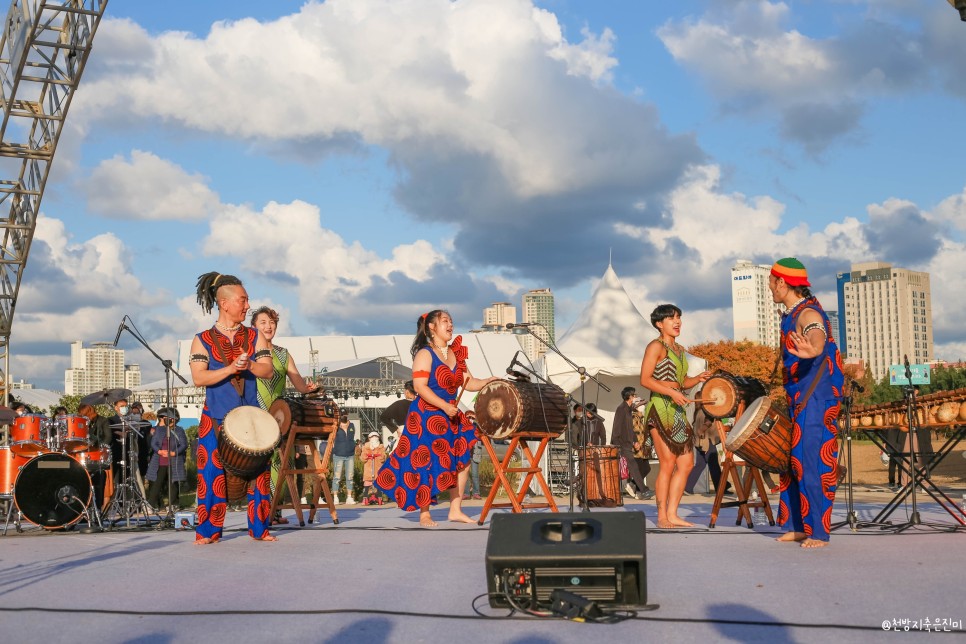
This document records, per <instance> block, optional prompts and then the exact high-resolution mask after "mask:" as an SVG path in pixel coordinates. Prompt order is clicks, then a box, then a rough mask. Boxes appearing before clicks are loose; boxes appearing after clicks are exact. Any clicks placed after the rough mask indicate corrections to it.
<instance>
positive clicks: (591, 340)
mask: <svg viewBox="0 0 966 644" xmlns="http://www.w3.org/2000/svg"><path fill="white" fill-rule="evenodd" d="M655 337H657V331H656V330H655V329H654V327H653V326H651V323H650V320H648V319H647V318H645V317H644V316H643V315H642V314H641V312H640V311H639V310H638V309H637V307H636V306H635V305H634V302H633V301H632V300H631V298H630V296H629V295H628V294H627V291H625V290H624V286H623V285H622V284H621V281H620V279H619V278H618V277H617V273H615V272H614V269H613V267H612V266H608V267H607V271H605V272H604V276H603V277H602V278H601V279H600V283H599V284H598V285H597V288H596V289H595V290H594V294H593V295H592V296H591V298H590V302H588V303H587V306H585V307H584V310H583V311H581V313H580V315H579V316H578V317H577V320H576V321H575V322H574V323H573V324H572V325H571V327H570V328H569V329H567V331H566V332H565V333H564V334H563V335H562V336H561V337H560V339H559V340H558V341H557V347H558V348H559V349H560V352H561V353H563V354H564V355H565V356H567V357H568V358H570V360H572V361H573V362H574V363H576V364H577V366H580V367H585V368H586V369H587V372H588V373H589V374H591V375H593V376H596V377H598V378H600V380H601V381H603V382H604V383H605V384H606V385H608V386H609V387H610V388H611V392H610V393H607V392H604V391H598V387H597V385H596V384H595V383H594V382H593V381H591V380H587V381H585V393H586V402H594V403H596V404H597V406H598V408H599V411H600V412H601V413H602V414H603V415H604V416H605V417H608V416H609V415H610V414H608V413H607V412H613V410H614V409H616V408H617V405H618V404H620V402H621V399H620V390H621V389H622V388H624V387H626V386H632V387H636V388H637V392H638V394H639V395H641V397H643V398H646V397H647V392H646V391H643V390H642V388H641V386H640V384H639V383H640V373H641V360H642V359H643V358H644V347H646V346H647V343H648V342H650V341H651V340H653V339H654V338H655ZM544 369H545V373H546V374H547V377H548V378H549V379H550V380H551V382H553V383H554V384H556V385H557V386H558V387H560V388H561V389H563V390H564V391H566V392H568V393H572V394H573V395H574V397H575V398H577V399H578V400H579V399H580V396H579V392H578V390H579V388H580V376H579V375H578V374H577V373H576V372H575V371H574V369H573V368H572V367H571V366H570V365H568V364H567V363H566V362H564V360H562V359H561V358H560V357H559V356H557V355H554V354H553V353H548V354H547V355H546V356H544ZM704 369H705V361H704V360H703V359H701V358H697V357H695V356H691V355H688V371H689V373H690V374H692V375H694V374H697V373H700V372H701V371H703V370H704Z"/></svg>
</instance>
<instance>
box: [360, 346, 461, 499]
mask: <svg viewBox="0 0 966 644" xmlns="http://www.w3.org/2000/svg"><path fill="white" fill-rule="evenodd" d="M462 342H463V339H462V337H461V336H456V338H455V339H454V340H453V343H452V344H451V345H450V350H451V351H452V352H453V355H455V356H456V368H455V369H450V368H449V367H448V366H446V363H444V362H443V361H442V360H440V359H439V357H438V356H437V355H436V353H435V352H434V351H431V350H430V349H428V348H424V349H421V351H429V352H430V354H431V355H432V360H433V362H432V366H431V367H430V370H429V382H428V385H429V388H430V389H432V390H433V393H434V394H436V395H437V396H439V397H440V398H442V399H443V400H445V401H447V402H449V403H451V404H455V403H456V392H457V390H458V389H459V388H460V386H461V385H462V384H463V378H464V376H465V374H466V355H467V353H468V351H467V349H466V347H464V346H463V344H462ZM475 444H476V429H475V428H474V427H473V423H471V422H470V421H469V419H467V418H466V415H465V414H464V413H463V412H459V413H458V414H457V415H456V417H455V418H452V419H451V418H449V417H448V416H447V415H446V413H445V412H443V411H442V410H440V409H439V408H438V407H435V406H433V405H430V404H429V403H427V402H426V401H425V400H423V399H422V397H421V396H416V398H415V399H414V400H413V401H412V403H411V404H410V405H409V413H408V414H407V416H406V426H405V427H404V428H403V431H402V435H401V436H400V437H399V442H398V444H397V445H396V449H395V450H394V451H393V453H392V455H391V456H390V457H389V459H388V460H387V461H386V463H385V464H384V465H383V466H382V468H381V469H380V470H379V474H378V475H377V476H376V480H375V485H376V487H377V488H379V489H380V490H382V491H383V492H385V493H386V494H387V495H388V496H389V497H390V498H393V499H395V500H396V503H397V504H398V505H399V507H400V508H401V509H402V510H404V511H406V512H412V511H414V510H419V509H420V508H425V507H427V506H430V505H436V502H437V501H436V497H437V496H438V495H439V493H440V492H443V491H445V490H448V489H450V488H452V487H456V485H457V480H456V476H457V474H458V473H459V472H460V471H462V470H464V469H466V468H467V467H468V466H469V464H470V460H471V458H472V456H473V445H475Z"/></svg>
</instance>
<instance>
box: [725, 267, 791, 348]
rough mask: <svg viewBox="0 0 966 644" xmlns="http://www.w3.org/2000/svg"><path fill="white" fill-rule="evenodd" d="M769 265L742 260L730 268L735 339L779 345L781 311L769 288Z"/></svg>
mask: <svg viewBox="0 0 966 644" xmlns="http://www.w3.org/2000/svg"><path fill="white" fill-rule="evenodd" d="M769 275H771V265H770V264H752V263H751V262H749V261H748V260H747V259H739V260H738V262H737V263H736V264H735V265H734V266H732V267H731V310H732V321H733V323H734V339H735V341H736V342H738V341H741V340H750V341H751V342H757V343H758V344H762V345H765V346H767V347H777V346H778V344H779V339H780V337H781V327H780V325H781V315H780V313H781V311H782V310H784V307H783V306H782V305H780V304H775V301H774V299H772V295H771V290H770V289H769V288H768V276H769Z"/></svg>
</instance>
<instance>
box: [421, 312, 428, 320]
mask: <svg viewBox="0 0 966 644" xmlns="http://www.w3.org/2000/svg"><path fill="white" fill-rule="evenodd" d="M427 315H429V313H423V314H422V315H420V316H419V319H420V320H425V319H426V316H427Z"/></svg>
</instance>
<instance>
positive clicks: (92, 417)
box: [77, 403, 114, 512]
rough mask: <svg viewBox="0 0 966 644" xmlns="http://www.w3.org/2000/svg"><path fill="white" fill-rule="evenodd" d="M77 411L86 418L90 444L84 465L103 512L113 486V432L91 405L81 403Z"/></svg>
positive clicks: (105, 420) (96, 500) (100, 509)
mask: <svg viewBox="0 0 966 644" xmlns="http://www.w3.org/2000/svg"><path fill="white" fill-rule="evenodd" d="M77 413H78V415H80V416H83V417H84V418H86V419H87V438H88V440H89V441H90V446H89V448H88V451H87V452H86V457H85V458H86V461H85V465H86V467H87V471H88V473H89V474H90V476H91V485H92V486H93V487H94V500H95V502H96V504H97V509H98V510H99V511H101V512H103V511H104V510H105V509H106V507H107V502H108V501H110V498H111V494H112V492H113V488H114V485H113V483H114V481H113V473H112V472H111V460H110V459H111V453H112V443H113V442H114V434H113V432H112V431H111V425H110V423H109V422H108V420H107V418H104V417H103V416H98V415H97V410H96V409H94V407H93V405H88V404H86V403H82V404H81V405H80V406H79V407H78V408H77Z"/></svg>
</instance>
